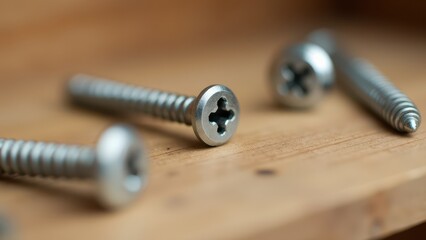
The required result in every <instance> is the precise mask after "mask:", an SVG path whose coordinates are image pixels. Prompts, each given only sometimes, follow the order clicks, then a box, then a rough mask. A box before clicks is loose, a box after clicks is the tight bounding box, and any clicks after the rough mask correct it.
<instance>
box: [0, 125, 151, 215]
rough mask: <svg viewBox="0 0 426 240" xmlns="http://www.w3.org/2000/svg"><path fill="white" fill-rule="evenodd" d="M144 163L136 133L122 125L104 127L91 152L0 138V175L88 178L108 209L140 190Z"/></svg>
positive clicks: (85, 148) (82, 148) (144, 175)
mask: <svg viewBox="0 0 426 240" xmlns="http://www.w3.org/2000/svg"><path fill="white" fill-rule="evenodd" d="M147 161H148V160H147V157H146V155H145V151H144V150H143V147H142V142H141V139H140V138H139V137H138V135H137V134H136V131H135V130H134V129H132V128H130V127H128V126H124V125H115V126H112V127H110V128H108V129H107V130H106V131H105V132H104V133H103V134H102V135H101V137H100V139H99V141H98V143H97V147H96V148H95V149H93V148H89V147H82V146H71V145H63V144H56V143H45V142H33V141H22V140H18V141H17V140H12V139H0V173H1V174H19V175H29V176H40V177H55V178H80V179H89V178H92V179H94V180H95V181H96V183H97V191H98V194H97V195H98V200H99V202H100V203H101V204H102V205H103V206H105V207H107V208H112V209H115V208H118V207H121V206H124V205H126V204H127V203H129V202H131V201H132V200H134V199H135V198H136V197H137V196H138V194H139V193H140V192H141V190H142V189H144V187H145V185H146V178H147Z"/></svg>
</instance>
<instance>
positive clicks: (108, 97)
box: [68, 74, 240, 146]
mask: <svg viewBox="0 0 426 240" xmlns="http://www.w3.org/2000/svg"><path fill="white" fill-rule="evenodd" d="M68 93H69V95H70V96H71V99H72V100H73V101H74V102H76V103H79V104H81V105H88V106H93V107H100V108H104V109H109V110H118V111H132V112H137V113H144V114H148V115H151V116H154V117H159V118H162V119H165V120H169V121H174V122H179V123H185V124H186V125H192V127H193V130H194V133H195V134H196V135H197V137H198V138H199V139H200V140H201V141H202V142H204V143H206V144H207V145H209V146H219V145H222V144H224V143H226V142H227V141H228V140H229V139H230V138H231V137H232V135H233V134H234V133H235V131H236V129H237V126H238V120H239V112H240V108H239V104H238V100H237V98H236V97H235V95H234V93H233V92H232V91H231V90H230V89H229V88H227V87H225V86H223V85H212V86H209V87H207V88H205V89H204V90H203V91H202V92H201V93H200V94H199V95H198V97H190V96H184V95H179V94H175V93H170V92H164V91H160V90H155V89H148V88H143V87H136V86H131V85H128V84H124V83H119V82H115V81H111V80H106V79H100V78H96V77H92V76H88V75H82V74H79V75H76V76H74V77H72V78H71V80H70V81H69V83H68Z"/></svg>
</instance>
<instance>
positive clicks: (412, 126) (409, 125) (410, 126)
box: [404, 119, 419, 133]
mask: <svg viewBox="0 0 426 240" xmlns="http://www.w3.org/2000/svg"><path fill="white" fill-rule="evenodd" d="M418 126H419V125H418V122H417V120H415V119H410V120H409V121H407V122H406V123H405V124H404V130H405V131H406V132H408V133H413V132H415V131H417V128H418Z"/></svg>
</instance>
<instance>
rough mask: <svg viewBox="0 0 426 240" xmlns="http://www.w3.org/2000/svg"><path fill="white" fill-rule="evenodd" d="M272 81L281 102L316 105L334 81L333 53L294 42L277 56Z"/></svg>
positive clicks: (294, 105) (300, 106) (296, 104)
mask: <svg viewBox="0 0 426 240" xmlns="http://www.w3.org/2000/svg"><path fill="white" fill-rule="evenodd" d="M270 80H271V83H272V89H273V92H274V94H275V96H276V99H277V100H278V102H279V103H280V104H282V105H284V106H287V107H294V108H306V107H311V106H313V105H315V104H316V103H317V102H318V101H319V100H320V99H321V98H322V97H323V95H324V93H325V92H326V91H327V90H328V89H329V88H330V87H331V85H332V84H333V82H334V67H333V63H332V60H331V58H330V56H329V55H328V54H327V52H326V51H325V50H323V49H322V48H321V47H319V46H316V45H314V44H309V43H306V44H300V45H294V46H291V47H290V48H288V49H286V50H284V51H283V52H282V53H280V54H279V55H278V56H277V58H276V59H275V61H274V63H273V65H272V68H271V72H270Z"/></svg>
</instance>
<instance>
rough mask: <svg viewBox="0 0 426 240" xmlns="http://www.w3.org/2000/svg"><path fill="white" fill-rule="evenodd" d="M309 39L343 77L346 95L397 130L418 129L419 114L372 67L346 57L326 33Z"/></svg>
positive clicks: (319, 32)
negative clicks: (326, 53)
mask: <svg viewBox="0 0 426 240" xmlns="http://www.w3.org/2000/svg"><path fill="white" fill-rule="evenodd" d="M309 39H310V41H311V42H313V43H315V44H318V45H320V46H322V47H323V48H324V49H325V50H326V51H327V52H328V53H329V54H330V55H331V57H332V59H333V62H334V64H335V65H336V67H337V68H338V70H339V71H341V73H342V75H343V76H344V77H345V78H343V79H341V83H342V85H344V86H345V87H346V89H347V90H349V92H350V94H352V95H353V96H354V97H356V98H357V99H359V100H360V101H361V102H362V103H364V105H366V106H367V107H368V108H370V109H371V110H372V111H373V112H375V113H376V114H377V115H379V116H380V117H381V118H382V119H383V120H384V121H386V122H387V123H389V124H390V125H391V126H392V127H393V128H394V129H396V130H397V131H399V132H403V133H412V132H415V131H416V130H417V129H418V127H419V126H420V122H421V115H420V112H419V110H418V109H417V107H416V105H415V104H414V103H413V102H412V101H411V100H410V99H409V98H408V97H407V96H406V95H405V94H403V93H402V92H401V91H400V90H399V89H397V88H396V87H395V86H394V85H393V84H392V83H391V82H390V81H389V80H388V79H387V78H386V77H385V76H383V75H382V74H381V73H380V72H379V71H378V70H376V69H375V68H374V66H372V65H371V64H369V63H368V62H367V61H365V60H362V59H353V58H351V57H349V56H348V55H346V54H345V53H344V51H343V50H341V49H340V48H339V46H338V44H337V43H336V40H335V39H334V37H333V35H332V34H331V33H329V32H328V31H325V30H318V31H316V32H313V33H312V34H311V35H310V37H309Z"/></svg>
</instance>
